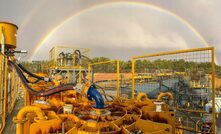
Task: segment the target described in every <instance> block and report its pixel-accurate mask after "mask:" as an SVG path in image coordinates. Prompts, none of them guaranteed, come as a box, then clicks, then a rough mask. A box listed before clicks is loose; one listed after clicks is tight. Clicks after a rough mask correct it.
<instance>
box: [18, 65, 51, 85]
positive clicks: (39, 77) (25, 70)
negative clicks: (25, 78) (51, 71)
mask: <svg viewBox="0 0 221 134" xmlns="http://www.w3.org/2000/svg"><path fill="white" fill-rule="evenodd" d="M15 64H17V65H18V66H19V68H21V69H22V71H24V72H25V73H27V74H29V75H30V76H32V77H34V78H37V79H39V80H43V81H50V79H49V78H46V77H42V76H38V75H36V74H33V73H31V72H30V71H28V70H27V69H26V68H25V67H24V66H23V65H22V64H21V63H17V62H15Z"/></svg>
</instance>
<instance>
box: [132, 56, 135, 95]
mask: <svg viewBox="0 0 221 134" xmlns="http://www.w3.org/2000/svg"><path fill="white" fill-rule="evenodd" d="M134 64H135V63H134V58H132V72H131V73H132V95H131V96H132V99H134V90H135V89H134V88H135V79H134V72H135V66H134Z"/></svg>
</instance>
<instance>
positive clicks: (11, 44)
mask: <svg viewBox="0 0 221 134" xmlns="http://www.w3.org/2000/svg"><path fill="white" fill-rule="evenodd" d="M17 30H18V27H17V26H16V25H15V24H12V23H8V22H0V46H1V43H2V42H1V41H2V32H3V34H4V44H5V48H12V49H14V48H16V35H17Z"/></svg>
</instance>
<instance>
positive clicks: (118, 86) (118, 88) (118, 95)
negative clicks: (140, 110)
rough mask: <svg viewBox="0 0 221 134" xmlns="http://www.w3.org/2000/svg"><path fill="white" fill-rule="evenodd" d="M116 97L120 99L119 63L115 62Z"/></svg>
mask: <svg viewBox="0 0 221 134" xmlns="http://www.w3.org/2000/svg"><path fill="white" fill-rule="evenodd" d="M116 73H117V97H120V61H119V60H117V72H116Z"/></svg>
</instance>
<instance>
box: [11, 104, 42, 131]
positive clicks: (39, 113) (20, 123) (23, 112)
mask: <svg viewBox="0 0 221 134" xmlns="http://www.w3.org/2000/svg"><path fill="white" fill-rule="evenodd" d="M28 113H35V114H36V115H37V117H38V119H39V120H45V117H44V113H43V112H42V111H41V109H40V108H39V107H35V106H25V107H23V108H22V109H21V110H19V112H18V114H17V116H16V118H14V122H15V123H17V124H16V134H23V133H24V132H23V131H24V126H23V125H24V122H23V121H24V119H25V117H26V115H27V114H28Z"/></svg>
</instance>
